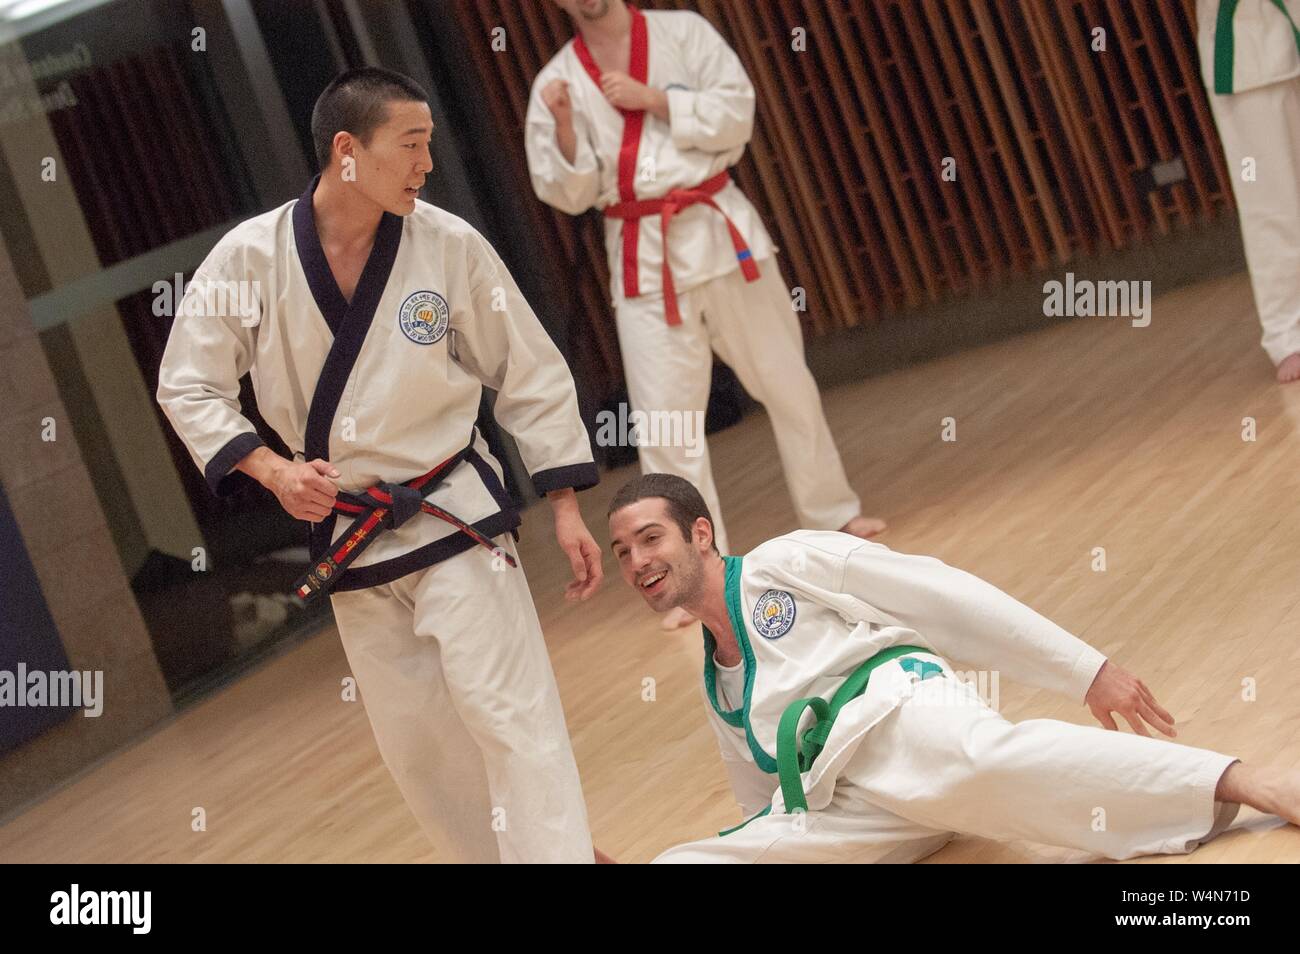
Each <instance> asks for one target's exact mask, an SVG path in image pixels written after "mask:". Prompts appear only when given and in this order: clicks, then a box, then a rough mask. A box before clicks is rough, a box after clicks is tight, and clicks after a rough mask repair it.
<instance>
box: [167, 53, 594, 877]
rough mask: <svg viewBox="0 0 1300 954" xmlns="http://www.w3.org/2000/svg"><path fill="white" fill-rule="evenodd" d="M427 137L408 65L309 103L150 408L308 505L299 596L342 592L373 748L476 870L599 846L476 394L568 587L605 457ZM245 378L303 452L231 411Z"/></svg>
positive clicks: (221, 259) (590, 567)
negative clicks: (445, 181)
mask: <svg viewBox="0 0 1300 954" xmlns="http://www.w3.org/2000/svg"><path fill="white" fill-rule="evenodd" d="M432 134H433V123H432V119H431V116H430V111H429V107H428V104H427V102H426V96H425V94H424V92H423V90H421V89H420V87H419V86H418V85H417V84H415V83H414V82H413V81H412V80H410V79H408V78H406V77H404V76H401V75H400V74H396V73H391V72H388V71H386V70H378V69H372V68H365V69H359V70H351V71H348V72H346V73H344V74H341V75H340V76H338V77H337V78H335V80H334V81H333V82H331V83H330V85H329V86H328V87H327V88H326V89H325V91H324V92H323V93H322V94H321V96H320V99H319V100H318V101H317V103H316V107H315V110H314V112H313V114H312V135H313V138H314V140H315V146H316V153H317V159H318V161H319V163H320V166H321V169H322V172H321V174H320V175H318V176H317V178H316V179H315V180H314V181H313V182H312V183H311V185H310V186H309V187H308V188H307V191H306V192H304V193H303V195H302V197H301V198H299V199H297V200H296V201H293V202H289V203H286V204H285V205H283V206H281V207H279V208H277V209H273V210H271V211H269V212H266V213H264V214H262V215H258V216H256V217H254V218H252V219H249V220H248V221H246V222H244V223H242V224H241V225H239V226H237V227H236V228H235V229H233V230H232V231H231V232H230V233H229V234H227V235H226V236H225V237H224V238H222V239H221V241H220V242H218V243H217V245H216V247H215V248H214V249H213V250H212V253H211V254H210V255H209V256H208V257H207V259H206V260H205V261H204V262H203V264H202V265H201V266H200V267H199V268H198V270H197V271H196V273H195V275H194V279H193V281H192V282H191V284H190V286H189V288H188V289H187V292H186V296H185V298H184V300H183V301H182V305H181V308H180V310H179V313H178V315H177V318H176V320H175V322H174V324H173V327H172V331H171V336H170V338H169V339H168V343H167V349H166V352H165V354H164V356H163V361H162V367H161V369H160V371H159V380H158V400H159V402H160V403H161V405H162V407H163V409H164V411H165V412H166V414H167V417H168V419H169V420H170V421H171V423H172V425H173V426H174V427H175V428H176V431H177V433H179V434H180V436H181V438H182V440H183V441H184V442H185V445H186V447H187V448H188V449H189V451H190V454H191V456H192V457H193V459H194V462H195V463H196V464H197V465H198V466H199V468H200V469H202V470H203V471H204V473H205V474H206V475H207V479H208V483H209V484H210V485H211V487H212V489H213V490H214V491H215V492H216V493H219V494H224V493H229V492H231V491H232V490H233V489H235V488H236V486H237V485H238V484H239V483H241V482H247V481H248V479H249V478H252V479H254V480H256V481H257V482H259V483H261V484H262V485H263V486H264V487H266V488H268V489H269V490H270V491H271V492H272V493H274V494H275V495H276V497H277V498H278V499H279V501H280V503H281V504H282V505H283V506H284V508H285V510H287V511H288V512H289V513H290V514H292V515H293V516H295V517H297V518H299V519H301V520H308V521H311V553H312V569H311V572H310V573H309V575H308V576H307V577H305V578H304V580H303V581H302V583H301V584H300V586H299V594H300V595H301V596H303V597H304V598H309V599H310V598H318V597H319V596H320V595H321V594H323V593H329V596H330V599H331V602H332V604H333V609H334V614H335V618H336V620H337V623H338V628H339V636H340V638H341V639H342V642H343V647H344V649H345V650H346V652H347V657H348V662H349V664H350V665H351V668H352V673H353V675H354V676H355V677H356V680H357V683H358V685H359V687H360V689H361V693H362V696H363V699H364V703H365V707H366V712H367V714H368V716H369V718H370V722H371V726H372V727H373V729H374V733H375V741H376V742H377V744H378V746H379V751H380V753H381V754H382V756H383V758H384V761H385V763H386V764H387V766H388V768H389V770H390V771H391V772H392V774H393V777H394V779H395V780H396V782H397V784H398V787H399V788H400V789H401V791H402V794H403V796H404V797H405V799H406V802H407V804H408V805H409V807H410V808H411V811H412V812H413V813H414V814H415V816H416V818H417V819H418V820H419V821H420V823H421V825H422V826H424V828H425V830H426V832H427V833H428V834H429V835H430V837H431V838H433V839H434V840H435V841H437V842H439V843H444V844H449V845H450V847H451V848H452V849H453V850H454V851H455V853H456V854H457V856H458V857H459V858H460V859H462V860H465V861H472V862H495V861H503V862H525V861H527V862H590V861H591V860H592V844H591V836H590V832H589V829H588V825H587V814H586V808H585V805H584V802H583V797H582V789H581V786H580V783H579V779H578V771H577V767H576V765H575V763H574V759H573V753H572V750H571V748H570V744H569V738H568V734H567V732H566V729H565V724H564V714H563V711H562V709H561V707H560V699H559V695H558V692H557V690H556V685H555V679H554V676H553V674H552V671H551V666H550V661H549V659H548V657H547V653H546V644H545V642H544V641H543V637H542V632H541V628H540V626H539V624H538V620H537V614H536V611H535V610H534V607H533V603H532V599H531V596H530V594H529V591H528V584H527V581H526V580H525V579H524V573H523V570H522V568H520V567H519V566H518V553H517V551H516V549H515V544H514V540H513V538H512V533H513V531H514V530H515V528H516V527H517V526H518V525H519V522H520V518H519V515H518V513H517V512H516V510H515V507H514V505H513V503H512V501H511V499H510V497H509V496H508V494H507V493H506V491H505V489H504V487H503V484H502V471H501V466H500V464H499V463H497V461H496V460H494V459H493V457H492V455H491V453H490V452H489V451H488V448H487V444H486V442H485V441H484V440H483V438H482V437H481V436H480V435H479V433H478V431H477V429H476V427H475V419H476V417H477V415H478V409H479V399H480V395H481V393H482V388H483V385H487V386H488V387H491V388H493V389H495V390H496V391H497V400H496V405H495V414H496V418H497V420H498V421H499V422H500V423H501V424H502V426H503V427H505V428H506V430H508V431H509V432H510V433H511V434H512V435H514V437H515V439H516V440H517V442H518V445H519V452H520V454H521V456H522V458H523V461H524V464H525V465H526V467H527V468H528V471H529V474H530V476H531V478H532V481H533V484H534V486H535V487H536V488H537V490H538V491H539V492H540V493H543V494H545V495H546V496H547V498H548V499H549V501H550V504H551V506H552V508H553V510H554V514H555V533H556V539H557V541H558V542H559V545H560V547H561V548H562V549H563V550H564V552H565V554H566V555H567V556H568V557H569V560H570V561H571V563H572V566H573V570H574V574H575V577H576V579H575V581H574V582H573V583H571V584H570V586H569V592H568V596H569V597H570V598H572V599H585V598H587V597H588V596H590V595H591V593H592V592H594V590H595V589H596V587H597V586H598V585H599V584H600V581H601V565H600V556H599V551H598V548H597V546H596V543H595V541H594V540H593V539H592V537H591V535H590V533H588V531H587V528H586V526H585V525H584V523H583V521H582V517H581V515H580V513H579V510H578V505H577V501H576V499H575V496H574V493H575V490H581V489H584V488H587V487H591V486H593V485H594V484H595V483H596V481H597V473H596V467H595V465H594V463H593V459H592V453H591V446H590V443H589V440H588V437H587V432H586V430H585V428H584V426H583V423H582V421H581V419H580V417H579V413H578V406H577V400H576V396H575V393H574V386H573V380H572V378H571V377H570V375H569V370H568V368H567V367H566V365H565V363H564V360H563V359H562V357H561V355H560V353H559V352H558V351H557V349H556V348H555V346H554V345H553V344H552V342H551V340H550V338H549V337H547V335H546V332H545V331H544V330H543V328H542V326H541V325H540V323H539V322H538V320H537V317H536V316H535V315H534V314H533V312H532V310H531V309H530V308H529V306H528V303H527V302H526V301H525V300H524V297H523V295H522V294H521V293H520V291H519V289H518V288H517V287H516V285H515V283H514V281H513V280H512V279H511V277H510V274H509V272H508V271H507V269H506V267H505V265H504V263H503V262H502V261H501V259H500V258H499V257H498V256H497V254H496V252H495V251H494V250H493V248H492V247H491V246H490V245H489V244H488V243H487V241H486V240H485V239H484V238H483V236H482V235H480V234H479V233H478V232H477V231H475V230H474V228H473V227H471V226H470V225H469V224H468V223H467V222H465V221H463V220H462V219H460V218H457V217H456V216H454V215H452V214H450V213H448V212H445V211H443V210H442V209H439V208H437V207H435V206H432V205H429V204H427V203H425V202H421V201H420V200H419V199H418V198H417V196H418V193H419V189H420V188H421V186H422V185H423V184H424V178H425V175H426V174H427V173H428V172H429V171H430V170H431V169H432V168H433V165H432V161H431V159H430V154H429V140H430V138H431V136H432ZM241 291H242V292H243V293H244V294H243V296H242V297H241V296H240V295H239V292H241ZM232 296H233V297H232ZM235 302H238V303H239V307H235V305H234V303H235ZM247 371H251V372H252V380H253V387H254V391H255V393H256V396H257V404H258V408H259V410H260V411H261V413H262V416H263V417H264V418H265V420H266V422H267V424H268V425H270V427H272V428H273V429H274V430H275V431H276V433H277V434H279V436H280V437H281V438H282V439H283V440H284V442H285V444H286V445H287V446H288V447H289V448H290V449H291V450H292V452H293V459H292V460H285V459H284V458H282V457H280V456H278V455H277V454H275V453H274V452H273V451H271V450H270V449H269V448H267V447H266V446H264V445H263V443H262V441H261V440H260V439H259V438H258V436H257V434H256V432H255V430H254V428H253V426H252V424H250V423H249V421H248V419H247V418H245V417H244V416H243V415H242V414H241V413H240V407H239V402H238V394H239V379H240V377H241V376H242V375H243V374H244V373H245V372H247ZM338 514H343V516H344V519H343V520H338V519H337V516H338Z"/></svg>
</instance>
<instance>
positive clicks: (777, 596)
mask: <svg viewBox="0 0 1300 954" xmlns="http://www.w3.org/2000/svg"><path fill="white" fill-rule="evenodd" d="M793 625H794V597H793V596H791V595H790V594H789V593H787V592H786V591H785V590H768V591H767V592H766V593H764V594H763V595H762V596H760V597H759V598H758V602H757V603H755V604H754V629H755V630H757V631H758V635H760V636H762V637H764V638H766V639H780V638H781V637H782V636H784V635H785V634H786V633H788V632H790V627H791V626H793Z"/></svg>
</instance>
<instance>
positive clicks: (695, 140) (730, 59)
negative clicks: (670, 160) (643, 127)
mask: <svg viewBox="0 0 1300 954" xmlns="http://www.w3.org/2000/svg"><path fill="white" fill-rule="evenodd" d="M684 19H688V21H689V29H687V30H684V31H682V33H681V42H682V45H683V50H682V59H683V61H684V62H686V63H689V64H691V68H692V69H693V70H694V71H695V74H694V75H695V80H696V86H695V89H677V88H673V89H669V90H667V96H668V123H669V128H670V130H671V133H672V140H673V145H675V146H677V148H679V149H700V150H703V151H705V152H726V151H728V150H730V149H735V148H736V147H737V146H743V145H745V143H747V142H749V137H750V136H751V135H752V134H753V131H754V86H753V84H752V83H751V82H750V81H749V76H748V75H747V74H746V73H745V68H744V67H743V66H742V65H741V63H740V57H738V56H737V55H736V53H735V51H734V50H733V49H732V48H731V47H729V46H727V41H726V40H724V39H723V38H722V35H721V34H719V33H718V31H717V30H715V29H714V28H713V24H712V23H710V22H709V21H708V20H706V19H705V18H704V17H702V16H700V15H699V14H692V15H691V16H690V17H689V18H684Z"/></svg>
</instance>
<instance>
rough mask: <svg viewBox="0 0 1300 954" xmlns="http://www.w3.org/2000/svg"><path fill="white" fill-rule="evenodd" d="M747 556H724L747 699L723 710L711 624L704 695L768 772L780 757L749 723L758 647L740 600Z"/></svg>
mask: <svg viewBox="0 0 1300 954" xmlns="http://www.w3.org/2000/svg"><path fill="white" fill-rule="evenodd" d="M743 559H744V558H743V557H737V556H724V557H723V558H722V562H723V564H724V565H725V566H726V572H727V578H726V584H725V588H726V599H727V615H728V616H729V617H730V618H731V628H732V630H733V631H734V632H735V634H736V642H737V643H739V644H740V655H741V662H742V663H744V666H745V698H744V702H743V704H742V705H741V707H740V708H739V709H731V710H729V711H726V710H723V708H722V707H721V706H720V705H718V672H717V668H716V667H715V666H714V664H713V653H714V651H715V650H716V649H717V648H718V641H717V639H716V638H715V637H714V635H713V634H712V633H710V632H709V627H707V626H704V627H703V629H704V694H705V695H706V696H708V698H709V705H711V706H713V711H714V712H716V713H717V714H718V718H720V719H722V721H723V722H725V723H727V725H731V726H735V727H736V728H738V729H739V728H743V729H744V730H745V741H746V742H748V743H749V751H750V754H751V755H753V756H754V762H755V764H757V765H758V767H759V768H760V769H762V770H763V771H764V772H767V773H768V774H775V773H776V759H774V758H773V757H772V756H770V755H768V754H767V753H766V752H764V751H763V747H762V746H761V745H759V744H758V740H757V739H755V738H754V730H753V729H752V728H750V724H749V704H750V700H751V699H752V698H753V695H754V648H753V647H752V646H751V645H750V644H749V631H748V630H747V629H746V628H745V612H744V608H743V606H742V604H741V601H740V576H741V573H742V571H743V569H744V567H743Z"/></svg>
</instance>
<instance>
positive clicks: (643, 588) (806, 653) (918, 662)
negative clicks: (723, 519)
mask: <svg viewBox="0 0 1300 954" xmlns="http://www.w3.org/2000/svg"><path fill="white" fill-rule="evenodd" d="M609 528H610V537H611V539H612V545H613V551H614V555H615V557H616V558H617V559H618V563H619V569H620V571H621V573H622V576H623V579H624V580H626V581H627V582H628V583H629V584H631V585H632V586H634V587H636V588H637V591H638V592H639V593H640V594H641V596H642V598H643V599H644V600H645V601H646V603H647V604H648V605H649V606H650V608H651V609H653V610H655V611H656V612H662V611H663V610H665V609H667V608H668V607H671V606H684V607H685V608H686V609H687V610H688V611H689V612H691V613H692V614H694V615H695V616H697V617H698V618H700V619H701V620H703V622H704V649H705V654H704V693H705V698H706V700H707V701H706V705H707V708H708V713H709V722H710V724H711V725H712V726H713V728H714V731H715V732H716V734H717V737H718V743H719V746H720V748H721V750H722V757H723V760H724V762H725V763H726V767H727V771H728V774H729V775H730V777H731V782H732V788H733V790H734V792H735V796H736V801H737V802H738V803H739V804H740V806H741V808H742V809H743V811H744V813H745V815H746V816H747V821H746V822H745V823H744V824H742V825H741V826H738V827H737V828H735V829H732V830H730V831H729V832H724V833H722V834H720V835H719V836H718V837H716V838H709V839H706V840H704V841H699V842H694V843H691V844H687V845H682V846H680V847H677V848H674V849H672V850H670V851H668V852H666V853H665V854H663V855H661V856H660V857H659V858H658V859H657V860H659V861H673V862H683V861H685V862H759V861H762V862H818V861H836V862H907V861H916V860H918V859H920V858H923V857H925V856H926V855H928V854H930V853H932V852H934V851H936V850H938V849H939V848H941V847H942V846H943V845H944V844H945V843H946V842H947V841H948V840H949V839H950V838H952V837H953V834H954V833H956V832H964V833H967V834H972V835H979V836H982V837H984V838H990V839H994V840H1011V839H1025V840H1029V841H1036V842H1040V843H1045V844H1050V845H1060V846H1065V847H1069V848H1075V849H1079V850H1084V851H1089V852H1093V853H1096V854H1100V855H1104V856H1106V857H1109V858H1131V857H1134V856H1136V855H1142V854H1152V853H1179V852H1185V851H1190V850H1191V849H1192V848H1193V847H1195V846H1196V845H1197V844H1199V843H1201V842H1203V841H1206V840H1207V839H1209V838H1212V837H1213V836H1215V835H1216V834H1218V833H1220V832H1222V831H1223V830H1224V829H1225V828H1226V827H1227V826H1228V824H1229V823H1230V822H1231V821H1232V819H1233V817H1234V816H1235V815H1236V813H1237V809H1238V806H1239V804H1240V803H1245V804H1248V805H1251V806H1254V807H1256V808H1259V809H1260V810H1261V811H1265V812H1271V813H1276V814H1279V815H1283V816H1285V817H1286V818H1287V819H1288V820H1289V821H1291V822H1292V823H1293V824H1300V772H1294V771H1292V772H1279V771H1270V770H1264V769H1256V768H1251V767H1248V766H1246V765H1244V764H1242V763H1241V762H1239V761H1238V760H1236V759H1234V758H1233V757H1232V756H1229V755H1222V754H1220V753H1217V752H1211V751H1208V750H1205V749H1197V748H1191V747H1189V746H1185V745H1178V744H1174V743H1172V742H1166V741H1163V740H1156V739H1152V738H1149V737H1146V736H1147V732H1146V729H1145V728H1144V725H1143V724H1144V723H1146V724H1149V725H1151V726H1153V727H1155V728H1157V729H1158V730H1160V731H1161V732H1164V733H1165V734H1166V735H1169V736H1173V735H1174V734H1175V733H1174V729H1173V718H1172V717H1171V716H1170V715H1169V713H1168V712H1166V711H1165V710H1164V709H1163V708H1161V707H1160V705H1159V704H1158V703H1157V702H1156V700H1155V697H1154V696H1153V695H1152V694H1151V691H1150V690H1149V689H1147V687H1146V686H1145V685H1144V684H1143V683H1142V682H1141V681H1140V680H1138V679H1136V678H1135V677H1133V676H1132V675H1130V674H1129V673H1127V672H1125V671H1124V670H1122V669H1120V668H1119V667H1118V666H1116V665H1115V664H1114V663H1112V662H1110V661H1108V660H1107V659H1106V657H1105V656H1103V655H1102V654H1101V653H1099V652H1097V650H1095V649H1093V648H1092V647H1091V646H1089V645H1087V644H1086V643H1084V642H1082V641H1081V640H1079V639H1076V638H1075V637H1074V636H1072V635H1070V634H1069V633H1067V632H1066V631H1065V630H1063V629H1061V627H1059V626H1057V625H1056V624H1055V623H1053V622H1051V621H1050V620H1048V619H1045V618H1044V617H1042V616H1040V615H1039V614H1038V613H1035V612H1034V611H1033V610H1031V609H1030V608H1029V607H1027V606H1025V605H1023V604H1021V603H1019V602H1017V601H1016V600H1015V599H1013V598H1012V597H1010V596H1008V595H1007V594H1006V593H1003V592H1002V591H1001V590H999V589H997V588H996V587H994V586H991V585H990V584H988V583H986V582H984V581H983V580H980V579H978V578H977V577H974V576H972V575H971V574H969V573H965V572H963V571H961V570H957V569H954V568H953V567H950V566H948V565H946V564H944V563H942V562H940V561H939V560H936V559H934V558H932V557H922V556H910V555H908V554H903V553H895V552H893V551H892V550H890V549H889V548H888V547H885V546H882V545H881V544H879V543H873V542H863V541H862V540H859V539H858V538H856V537H852V536H849V535H848V534H844V533H836V532H834V531H808V530H797V531H795V532H794V533H788V534H786V535H785V536H781V537H776V538H775V539H773V540H769V541H767V542H766V543H764V544H762V545H761V546H759V547H758V548H756V549H755V550H753V551H751V552H750V553H748V554H746V555H745V556H744V557H743V558H742V557H732V556H727V557H723V556H720V555H719V553H718V551H717V549H716V548H715V547H714V542H713V533H712V522H711V521H710V519H709V514H708V508H707V506H706V505H705V503H704V500H703V499H702V498H701V496H700V494H699V493H698V492H697V491H696V490H695V488H694V487H692V486H691V485H690V484H689V483H687V482H686V481H684V480H682V479H681V478H679V477H675V476H671V475H668V474H647V475H643V476H641V477H639V478H636V479H634V480H632V481H630V482H629V483H628V484H627V485H625V486H624V487H623V488H622V489H620V490H619V492H618V494H617V495H615V497H614V499H613V501H612V502H611V503H610V517H609ZM948 657H952V658H955V659H960V660H962V661H963V662H966V663H969V664H971V665H973V666H976V667H979V668H981V669H984V670H988V671H994V672H997V671H1001V672H1003V673H1006V674H1007V675H1009V676H1011V677H1012V678H1014V679H1020V680H1022V681H1024V682H1027V683H1029V684H1031V685H1034V686H1038V687H1041V688H1045V689H1051V690H1053V691H1056V692H1059V693H1062V694H1063V695H1065V696H1067V697H1069V698H1071V699H1074V700H1076V701H1077V702H1080V703H1084V704H1086V705H1087V706H1088V707H1089V708H1090V709H1091V710H1092V713H1093V715H1094V716H1095V717H1096V718H1097V720H1098V721H1099V722H1101V724H1102V725H1104V726H1106V728H1108V729H1112V730H1113V729H1115V727H1116V725H1115V721H1114V719H1113V717H1112V715H1111V713H1113V712H1119V713H1120V714H1121V715H1122V716H1123V717H1124V718H1125V720H1126V721H1127V722H1128V723H1129V724H1130V725H1131V726H1132V727H1133V730H1134V732H1136V733H1138V734H1137V735H1123V734H1120V733H1119V732H1117V731H1112V732H1106V731H1103V730H1101V729H1097V728H1088V727H1083V726H1077V725H1074V724H1072V723H1068V722H1061V721H1057V720H1053V719H1031V720H1028V721H1026V722H1020V723H1015V724H1013V723H1011V722H1008V721H1006V720H1005V719H1003V718H1002V716H1000V715H999V714H998V713H997V712H996V711H994V709H992V708H990V707H989V706H988V705H986V704H985V702H984V700H983V699H981V698H980V696H979V693H978V692H977V691H976V689H975V687H974V686H973V685H972V684H970V683H969V682H968V681H963V680H960V679H958V678H957V677H956V675H955V673H954V672H953V670H952V667H951V666H950V665H949V663H948Z"/></svg>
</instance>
